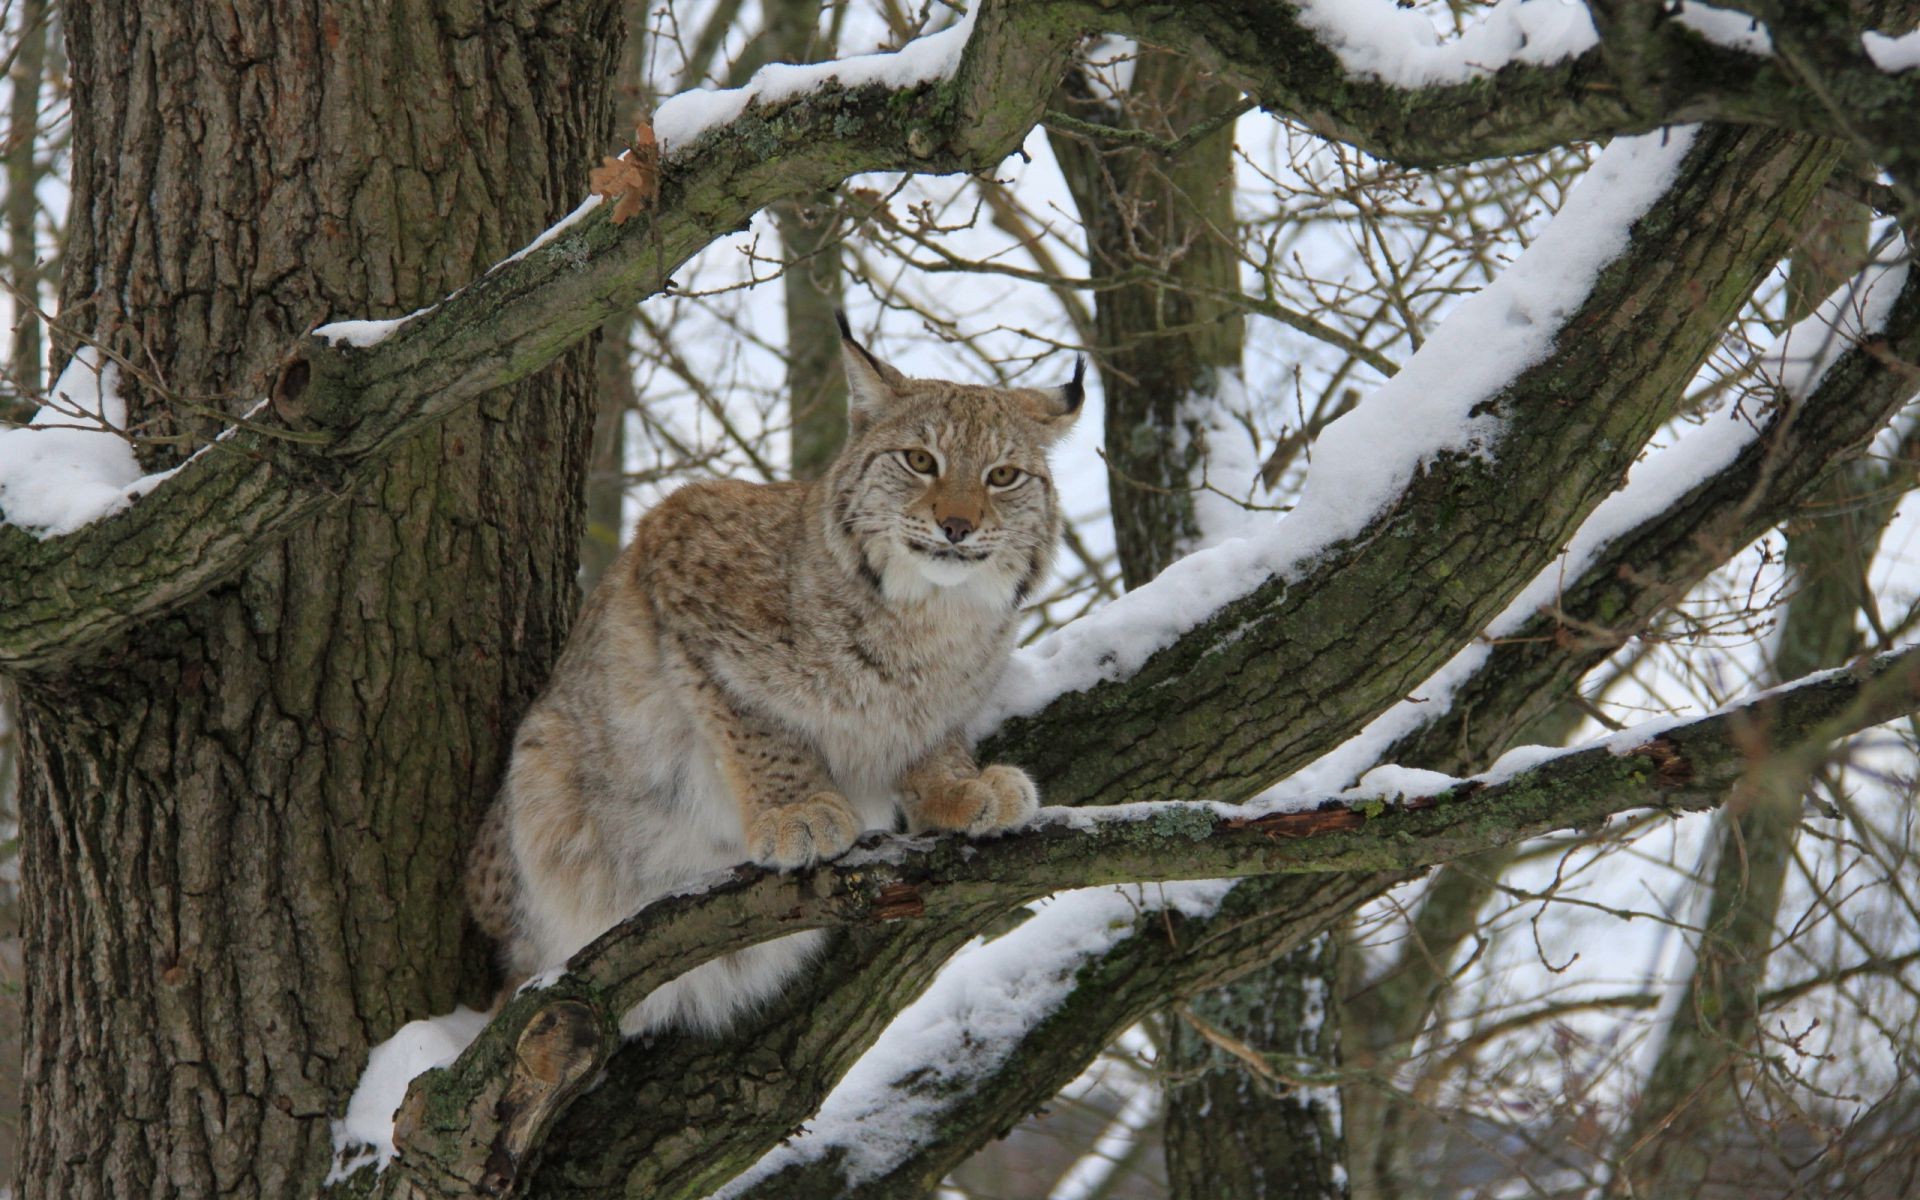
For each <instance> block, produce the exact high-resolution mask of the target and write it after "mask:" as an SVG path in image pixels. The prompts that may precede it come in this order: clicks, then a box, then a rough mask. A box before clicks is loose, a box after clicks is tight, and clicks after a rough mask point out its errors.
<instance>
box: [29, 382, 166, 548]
mask: <svg viewBox="0 0 1920 1200" xmlns="http://www.w3.org/2000/svg"><path fill="white" fill-rule="evenodd" d="M119 380H120V368H119V366H118V365H117V364H114V363H107V364H105V365H104V366H102V365H101V362H100V355H99V351H97V350H96V349H94V348H93V347H92V346H83V347H81V348H80V350H79V351H78V352H77V353H75V354H74V356H73V358H72V360H71V361H69V362H68V363H67V368H66V370H64V371H62V372H61V373H60V378H59V379H58V380H56V381H55V382H54V385H53V387H52V388H51V389H49V392H48V395H49V399H48V402H47V403H46V404H44V405H42V406H41V407H40V409H39V411H37V412H35V413H34V414H33V418H32V420H30V421H29V422H28V423H27V425H26V426H24V427H22V428H19V429H0V521H5V522H6V523H7V524H9V525H18V526H20V527H21V528H22V529H25V530H26V531H27V532H29V533H31V534H33V535H34V536H35V537H40V538H49V537H58V536H60V535H62V534H67V533H72V532H73V531H74V530H76V529H79V528H80V527H81V526H82V525H85V524H87V523H89V522H91V521H97V520H99V519H100V518H101V517H105V516H110V515H112V514H113V513H117V512H119V511H120V510H121V509H123V508H125V507H126V506H127V505H128V504H129V503H131V502H132V501H134V500H137V499H139V498H140V497H141V496H144V495H146V494H147V493H148V492H150V491H152V490H153V489H154V488H155V487H157V486H159V485H160V484H161V483H163V482H165V480H166V479H167V477H168V476H170V475H172V474H173V471H161V472H157V473H155V474H152V475H142V474H141V473H140V464H139V463H138V462H137V461H135V459H134V457H133V444H132V443H131V442H129V441H128V440H127V439H126V437H124V436H123V434H122V433H121V432H118V431H122V430H125V429H126V427H127V402H126V399H125V397H124V396H122V395H121V394H120V390H119ZM177 469H178V468H175V470H177Z"/></svg>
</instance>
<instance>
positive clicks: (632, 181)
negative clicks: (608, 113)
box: [591, 120, 660, 225]
mask: <svg viewBox="0 0 1920 1200" xmlns="http://www.w3.org/2000/svg"><path fill="white" fill-rule="evenodd" d="M591 181H592V185H593V191H594V194H595V195H599V196H605V197H606V198H607V199H609V200H612V201H614V206H613V223H614V224H615V225H624V224H626V223H627V222H628V221H630V220H632V219H633V218H634V217H637V216H639V215H640V214H641V213H643V212H646V211H647V210H648V209H650V208H652V207H653V205H654V202H655V201H657V200H658V199H660V143H659V141H658V140H657V139H655V137H654V136H653V126H652V125H650V124H648V123H647V122H646V121H644V120H643V121H641V122H640V123H639V124H638V125H637V126H635V127H634V131H633V147H632V148H631V149H629V150H627V151H626V152H625V153H623V154H621V155H620V157H618V158H607V159H603V160H601V165H600V166H598V167H595V168H594V169H593V174H592V176H591Z"/></svg>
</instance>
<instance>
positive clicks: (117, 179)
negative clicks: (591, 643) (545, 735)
mask: <svg viewBox="0 0 1920 1200" xmlns="http://www.w3.org/2000/svg"><path fill="white" fill-rule="evenodd" d="M611 7H612V6H611V5H610V4H607V3H594V2H588V0H582V2H580V3H568V4H559V5H553V6H547V7H543V8H538V9H535V8H532V7H523V8H510V9H507V10H505V11H501V12H497V13H493V14H489V15H486V16H482V15H480V14H478V13H475V12H473V11H471V10H468V9H465V8H463V7H460V6H451V5H449V6H442V5H438V4H433V3H407V4H403V5H401V6H400V7H398V8H396V7H395V6H393V5H391V4H388V3H384V2H382V3H370V4H366V5H364V6H346V5H340V4H327V5H319V4H311V5H306V4H294V5H289V4H285V3H279V2H277V0H276V2H275V3H270V4H269V3H261V4H246V3H243V4H240V5H237V6H221V7H219V8H213V7H209V6H205V5H201V4H198V3H178V4H157V3H156V4H141V5H125V4H120V3H117V2H100V3H91V2H87V0H76V2H75V3H73V4H71V5H70V6H69V8H68V9H67V12H66V16H67V20H66V27H67V29H68V31H69V37H70V52H71V57H72V63H73V84H74V129H75V135H76V142H75V153H74V196H73V210H72V212H73V216H72V221H73V225H72V234H71V244H70V247H69V251H68V256H67V263H66V274H65V278H64V280H63V286H62V291H63V296H62V299H63V303H62V308H63V309H64V310H65V311H66V312H68V313H70V314H73V315H74V317H75V319H76V320H80V319H82V318H83V317H84V320H85V322H86V325H85V326H84V329H85V330H86V331H87V332H88V334H89V336H91V337H93V338H96V339H98V340H100V341H101V342H103V343H104V344H106V345H107V346H109V347H111V348H112V349H114V350H116V351H117V352H119V353H121V354H124V355H126V356H128V357H129V358H130V360H131V361H132V362H133V363H135V364H137V365H138V366H139V367H140V368H141V369H142V372H143V376H142V378H141V379H140V380H139V381H138V382H137V383H136V384H134V385H133V386H132V391H133V396H132V398H131V402H130V406H131V409H132V412H133V418H134V420H136V421H141V422H147V423H149V424H148V428H150V429H151V430H154V431H156V432H182V431H186V430H198V431H199V432H201V433H202V434H205V433H208V432H210V431H211V429H212V428H213V424H212V423H211V422H210V421H208V420H206V419H203V418H201V417H199V416H197V415H195V412H194V410H193V409H190V408H189V407H188V405H187V404H186V403H185V402H184V400H185V399H187V398H190V399H192V400H193V401H196V402H198V403H200V404H208V405H212V406H215V407H216V408H217V409H218V410H220V411H223V412H225V413H227V414H232V413H234V412H236V411H238V410H239V409H241V408H243V407H245V406H246V405H247V404H248V403H249V402H250V401H251V399H252V398H254V397H257V396H259V395H261V394H263V393H264V391H265V389H266V387H267V384H268V380H269V377H270V375H271V373H272V371H273V370H274V368H275V366H276V364H277V363H278V361H279V359H280V356H281V355H282V354H284V353H285V349H286V347H287V346H288V345H289V344H290V343H292V342H293V340H294V339H296V338H297V337H298V336H299V335H300V334H301V333H302V332H303V331H304V330H305V329H307V328H308V327H310V326H311V325H312V324H314V323H315V322H317V321H319V320H322V319H324V318H326V317H328V316H329V315H341V314H382V313H404V312H406V311H409V310H411V309H413V308H416V307H418V306H420V305H422V304H425V303H429V302H431V301H432V300H433V299H435V298H437V297H438V296H440V295H441V294H443V293H444V292H445V291H446V290H447V289H449V288H451V287H454V286H457V285H458V284H460V283H462V282H464V281H466V280H468V279H470V278H472V277H473V276H474V275H475V274H476V273H478V272H479V271H481V270H482V269H484V267H485V265H486V264H487V263H489V262H491V261H493V260H494V259H496V258H497V257H499V256H500V255H501V254H502V253H503V252H505V251H508V250H510V249H511V248H512V247H513V246H514V245H516V244H518V243H519V242H520V241H521V240H523V239H525V238H526V237H528V236H529V235H530V234H532V233H533V232H535V231H537V230H538V229H539V228H540V227H542V226H543V225H544V224H545V223H547V222H548V221H550V220H551V219H552V218H553V217H554V216H555V215H557V214H558V213H560V212H562V211H564V210H565V209H567V208H569V207H571V206H572V204H573V203H575V202H576V200H577V197H578V195H579V193H580V192H581V190H582V189H583V188H584V184H585V180H584V178H583V176H584V172H585V169H586V165H587V164H588V163H589V162H591V161H592V160H593V157H594V155H595V154H596V153H597V152H599V151H600V150H601V149H602V147H603V146H604V145H605V139H606V134H607V123H608V115H609V114H608V104H607V97H608V91H607V81H608V79H609V78H610V75H611V57H612V55H613V54H614V53H615V51H616V49H617V46H618V40H619V39H618V36H617V30H616V28H615V23H614V21H613V19H612V13H611ZM70 348H71V347H68V349H70ZM156 381H164V384H165V388H164V389H163V388H161V387H159V386H155V383H156ZM584 384H585V376H584V362H583V359H582V358H581V356H579V355H570V356H568V357H567V358H566V359H565V360H563V361H562V362H561V363H559V364H556V365H555V367H554V368H552V369H550V370H548V371H544V372H542V373H541V375H540V376H539V377H538V378H535V379H531V380H529V381H528V382H526V383H525V384H523V385H521V386H519V387H517V388H515V389H514V390H513V391H512V392H511V393H501V394H498V395H496V396H493V397H490V398H488V399H487V400H485V401H483V402H482V403H481V405H480V406H479V407H478V408H477V409H476V410H474V411H472V412H470V413H468V414H467V415H464V416H462V417H459V418H457V419H455V420H452V421H449V422H447V423H446V424H444V425H442V426H440V427H439V428H437V429H435V430H433V431H431V432H428V433H427V434H425V435H424V436H421V437H419V438H416V439H413V440H412V441H410V442H409V443H408V444H406V445H405V446H402V447H399V448H398V449H397V450H396V452H395V453H394V454H393V456H392V458H391V459H390V461H389V463H388V464H387V466H386V468H385V469H384V470H383V471H381V472H380V473H379V474H378V475H377V476H376V477H375V478H374V479H373V480H372V481H371V482H369V483H368V484H367V485H365V486H363V487H360V488H356V489H355V490H354V491H353V493H352V495H351V496H349V497H346V498H344V499H343V501H342V502H341V503H340V504H338V505H337V506H336V507H335V508H334V509H333V510H332V511H331V512H329V513H328V514H327V515H326V516H324V517H322V518H320V519H317V520H315V521H312V522H310V523H308V524H305V525H303V526H302V527H301V528H300V529H299V530H298V531H297V532H295V533H294V534H292V535H291V536H289V537H288V538H287V539H286V540H285V541H284V542H282V543H280V544H278V545H275V546H273V547H272V548H270V549H269V550H268V551H267V552H266V553H264V554H263V555H261V556H260V557H258V558H257V559H256V560H254V561H253V563H252V564H251V565H250V566H249V567H248V568H247V569H246V570H245V572H244V573H243V574H242V575H241V576H240V577H239V578H238V579H235V580H233V581H232V582H231V583H229V584H227V585H225V586H223V587H221V588H219V589H218V590H216V591H214V592H212V593H210V594H207V595H205V596H203V597H202V598H200V599H199V600H197V601H195V602H194V603H192V604H191V605H189V606H187V607H185V608H183V609H181V610H179V611H178V612H177V613H175V614H174V615H173V616H171V617H170V618H169V619H167V620H165V621H164V622H160V623H156V624H154V625H152V626H149V627H147V628H144V629H142V630H140V631H139V632H138V633H137V634H136V635H135V636H134V637H133V638H132V639H131V640H130V641H128V642H126V643H125V644H123V645H120V646H118V647H116V648H115V649H114V650H113V651H112V652H111V653H110V654H105V655H99V656H96V657H94V658H93V659H92V660H90V661H88V662H86V663H84V664H80V665H77V666H75V667H74V668H73V669H71V670H69V671H67V672H65V673H64V674H62V675H60V676H59V677H57V678H56V677H41V678H30V679H26V680H23V681H22V683H21V687H20V698H21V709H22V736H23V739H24V743H25V747H26V755H25V757H26V760H27V763H28V768H27V772H26V777H25V780H24V788H23V792H22V810H23V812H22V816H23V837H24V842H25V852H24V881H23V890H24V903H25V907H26V912H27V917H26V926H27V938H28V946H27V959H28V962H29V963H30V972H29V976H28V979H27V1065H26V1072H27V1080H28V1082H27V1085H26V1092H27V1096H28V1103H27V1113H26V1141H27V1143H28V1153H27V1159H26V1163H25V1168H24V1173H23V1179H22V1183H23V1187H24V1194H26V1195H29V1196H44V1197H90V1196H130V1195H135V1194H138V1195H174V1194H192V1195H234V1196H302V1195H308V1194H310V1193H311V1191H312V1189H313V1188H314V1186H315V1185H316V1183H317V1182H318V1179H319V1176H320V1174H321V1173H322V1172H323V1171H324V1170H325V1167H326V1160H327V1156H328V1153H329V1151H330V1148H331V1147H330V1140H329V1129H328V1118H329V1117H331V1116H337V1115H338V1114H339V1112H340V1110H341V1107H342V1105H343V1104H344V1100H345V1097H346V1095H347V1093H348V1092H349V1091H350V1090H351V1088H352V1086H353V1083H354V1081H355V1079H356V1077H357V1076H358V1074H359V1072H360V1070H361V1068H362V1066H363V1065H364V1062H365V1053H366V1049H367V1046H368V1045H369V1043H370V1042H372V1041H376V1040H378V1039H380V1038H383V1037H385V1036H386V1035H387V1034H388V1033H390V1032H391V1031H392V1030H393V1029H394V1027H395V1026H397V1025H398V1024H399V1023H401V1022H402V1021H405V1020H407V1019H410V1018H413V1017H418V1016H423V1015H426V1014H428V1013H432V1012H441V1011H445V1010H446V1009H448V1008H449V1007H451V1006H452V1005H453V1004H454V1003H456V1002H457V1001H460V1000H462V999H466V1000H470V1001H471V1000H475V999H479V998H481V997H483V996H484V994H485V988H486V983H485V980H486V975H487V954H486V951H485V949H484V947H483V946H482V945H481V944H480V943H479V941H478V939H477V936H476V935H474V934H473V933H472V932H471V931H470V929H469V928H468V927H467V926H466V925H465V922H464V920H463V918H462V914H461V905H460V901H459V898H458V897H459V878H460V863H461V860H462V857H463V851H464V848H465V843H466V840H467V837H468V835H469V832H470V830H471V827H472V824H473V821H474V818H475V816H476V814H477V813H478V812H479V810H480V807H481V806H482V805H483V804H485V803H486V801H487V799H488V796H489V793H490V791H491V788H492V785H493V780H494V777H495V773H496V771H497V769H498V767H499V765H500V762H501V756H502V753H503V751H504V748H505V743H506V738H507V736H508V734H509V732H510V730H511V728H512V724H513V722H514V720H515V719H516V717H517V716H518V713H519V711H520V709H521V707H522V706H523V705H524V704H525V703H526V702H527V701H528V700H529V699H530V697H531V694H532V692H533V690H534V689H535V688H536V687H537V686H538V685H539V683H540V681H541V680H542V678H543V677H544V673H545V670H546V667H547V664H548V662H549V661H550V660H551V658H552V656H553V654H554V653H555V652H556V650H557V647H558V644H559V641H560V639H561V637H562V635H563V633H564V630H565V627H566V624H567V621H568V619H569V617H570V614H571V612H572V609H573V606H574V602H575V588H574V582H573V577H572V569H571V568H572V562H573V555H574V548H575V545H576V541H577V534H578V530H579V517H578V499H577V498H578V496H579V486H580V480H581V468H582V463H583V459H584V455H585V450H586V445H585V443H586V436H587V433H588V429H589V425H588V419H589V418H588V412H589V409H588V389H587V388H586V387H585V386H584Z"/></svg>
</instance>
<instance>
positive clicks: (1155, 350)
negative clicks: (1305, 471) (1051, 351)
mask: <svg viewBox="0 0 1920 1200" xmlns="http://www.w3.org/2000/svg"><path fill="white" fill-rule="evenodd" d="M1059 99H1060V102H1061V103H1065V104H1067V105H1068V106H1069V107H1070V108H1071V109H1072V110H1074V111H1075V112H1077V113H1079V114H1081V115H1083V116H1086V117H1090V118H1094V119H1093V120H1089V121H1088V122H1087V124H1088V125H1090V126H1094V127H1099V126H1103V125H1104V126H1110V127H1111V129H1112V130H1113V131H1114V135H1115V136H1114V140H1111V141H1108V140H1103V139H1102V137H1101V135H1100V134H1098V133H1094V134H1091V135H1088V134H1063V133H1059V132H1054V133H1053V135H1052V139H1051V140H1052V144H1053V151H1054V156H1055V157H1056V158H1057V159H1058V160H1059V162H1060V167H1061V171H1062V172H1063V173H1064V174H1065V176H1066V179H1067V186H1068V188H1069V189H1070V190H1071V191H1072V192H1073V198H1074V204H1075V206H1076V207H1077V208H1078V209H1079V212H1080V222H1081V227H1082V229H1083V230H1084V232H1085V236H1086V240H1087V275H1088V279H1089V280H1090V282H1091V284H1092V286H1093V288H1094V337H1095V344H1094V347H1093V352H1094V362H1095V363H1096V364H1097V365H1098V367H1099V369H1100V382H1101V396H1102V397H1103V399H1104V400H1105V403H1106V460H1107V471H1108V487H1107V492H1108V495H1109V496H1110V497H1111V499H1112V502H1113V525H1114V536H1115V542H1116V544H1117V546H1118V549H1119V553H1120V570H1121V575H1122V578H1123V579H1124V580H1125V582H1126V584H1127V586H1128V587H1138V586H1139V585H1140V584H1143V583H1145V582H1146V581H1147V580H1149V579H1152V578H1153V577H1154V576H1155V575H1157V574H1159V573H1160V572H1161V571H1162V570H1163V569H1164V568H1165V567H1166V566H1167V564H1168V563H1171V562H1172V561H1174V560H1175V559H1177V558H1179V557H1180V556H1181V555H1183V554H1185V553H1187V552H1189V551H1190V550H1191V549H1192V548H1193V547H1194V546H1195V545H1197V544H1199V542H1200V539H1201V532H1202V531H1201V528H1200V522H1199V519H1198V517H1197V516H1196V515H1195V513H1194V503H1193V498H1194V492H1195V490H1197V489H1198V488H1201V487H1204V486H1205V485H1206V483H1207V440H1206V432H1205V431H1206V425H1205V421H1204V417H1205V415H1206V410H1207V409H1208V408H1210V407H1212V406H1214V405H1217V404H1219V403H1220V402H1221V400H1222V399H1223V393H1228V392H1230V391H1233V390H1235V389H1236V385H1237V382H1238V379H1239V373H1240V350H1241V345H1242V343H1243V341H1244V340H1245V337H1244V329H1245V318H1244V317H1243V316H1242V310H1241V308H1240V307H1239V306H1238V305H1236V304H1233V303H1232V302H1231V301H1230V300H1228V299H1226V298H1224V297H1228V296H1232V295H1235V294H1237V293H1238V291H1239V288H1240V263H1239V248H1238V246H1237V245H1236V239H1235V236H1234V230H1235V223H1234V216H1233V126H1232V123H1231V121H1230V120H1229V121H1227V123H1226V124H1225V125H1224V126H1220V124H1219V119H1220V118H1223V117H1226V118H1230V117H1231V116H1232V115H1233V114H1234V113H1235V112H1237V111H1239V103H1240V92H1239V90H1238V89H1236V88H1232V87H1228V86H1227V85H1226V84H1223V83H1221V82H1220V81H1218V80H1216V79H1214V78H1212V77H1211V76H1208V75H1206V74H1204V73H1203V72H1201V71H1200V70H1199V69H1198V68H1197V67H1196V65H1195V64H1194V62H1193V60H1191V59H1188V58H1183V57H1181V56H1179V55H1175V54H1170V53H1168V52H1166V51H1163V50H1152V49H1143V50H1141V51H1140V53H1139V56H1138V57H1137V58H1136V59H1135V60H1134V64H1133V82H1132V84H1131V86H1130V87H1129V88H1128V91H1127V96H1126V99H1125V101H1124V102H1123V103H1121V104H1118V105H1116V104H1114V103H1113V102H1112V101H1110V100H1109V99H1107V98H1105V97H1096V96H1095V95H1093V94H1092V92H1091V91H1090V90H1089V89H1088V87H1087V85H1086V84H1085V82H1084V81H1082V80H1080V78H1079V77H1078V76H1074V77H1070V78H1069V81H1068V86H1067V87H1064V88H1062V89H1061V93H1060V98H1059ZM1210 123H1211V124H1212V125H1213V126H1215V131H1214V132H1213V133H1212V134H1211V135H1208V136H1202V137H1200V138H1199V139H1198V140H1197V141H1194V142H1193V143H1192V144H1190V145H1186V146H1184V147H1183V148H1182V149H1181V150H1180V152H1179V153H1177V154H1168V153H1165V152H1164V151H1161V150H1158V149H1143V148H1141V147H1140V146H1139V145H1138V144H1137V143H1138V139H1139V138H1140V137H1141V136H1145V137H1147V138H1154V139H1159V140H1160V141H1161V143H1162V144H1163V145H1166V146H1172V145H1174V144H1175V143H1177V142H1179V140H1180V139H1181V138H1183V137H1185V136H1186V135H1188V134H1189V133H1190V132H1193V131H1196V130H1199V131H1202V132H1204V130H1205V129H1206V128H1207V127H1208V125H1209V124H1210ZM1127 135H1133V136H1132V137H1128V136H1127ZM1250 482H1251V481H1249V480H1234V481H1227V482H1225V483H1224V486H1225V487H1226V488H1238V489H1240V490H1244V488H1245V486H1246V485H1247V484H1248V483H1250Z"/></svg>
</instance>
